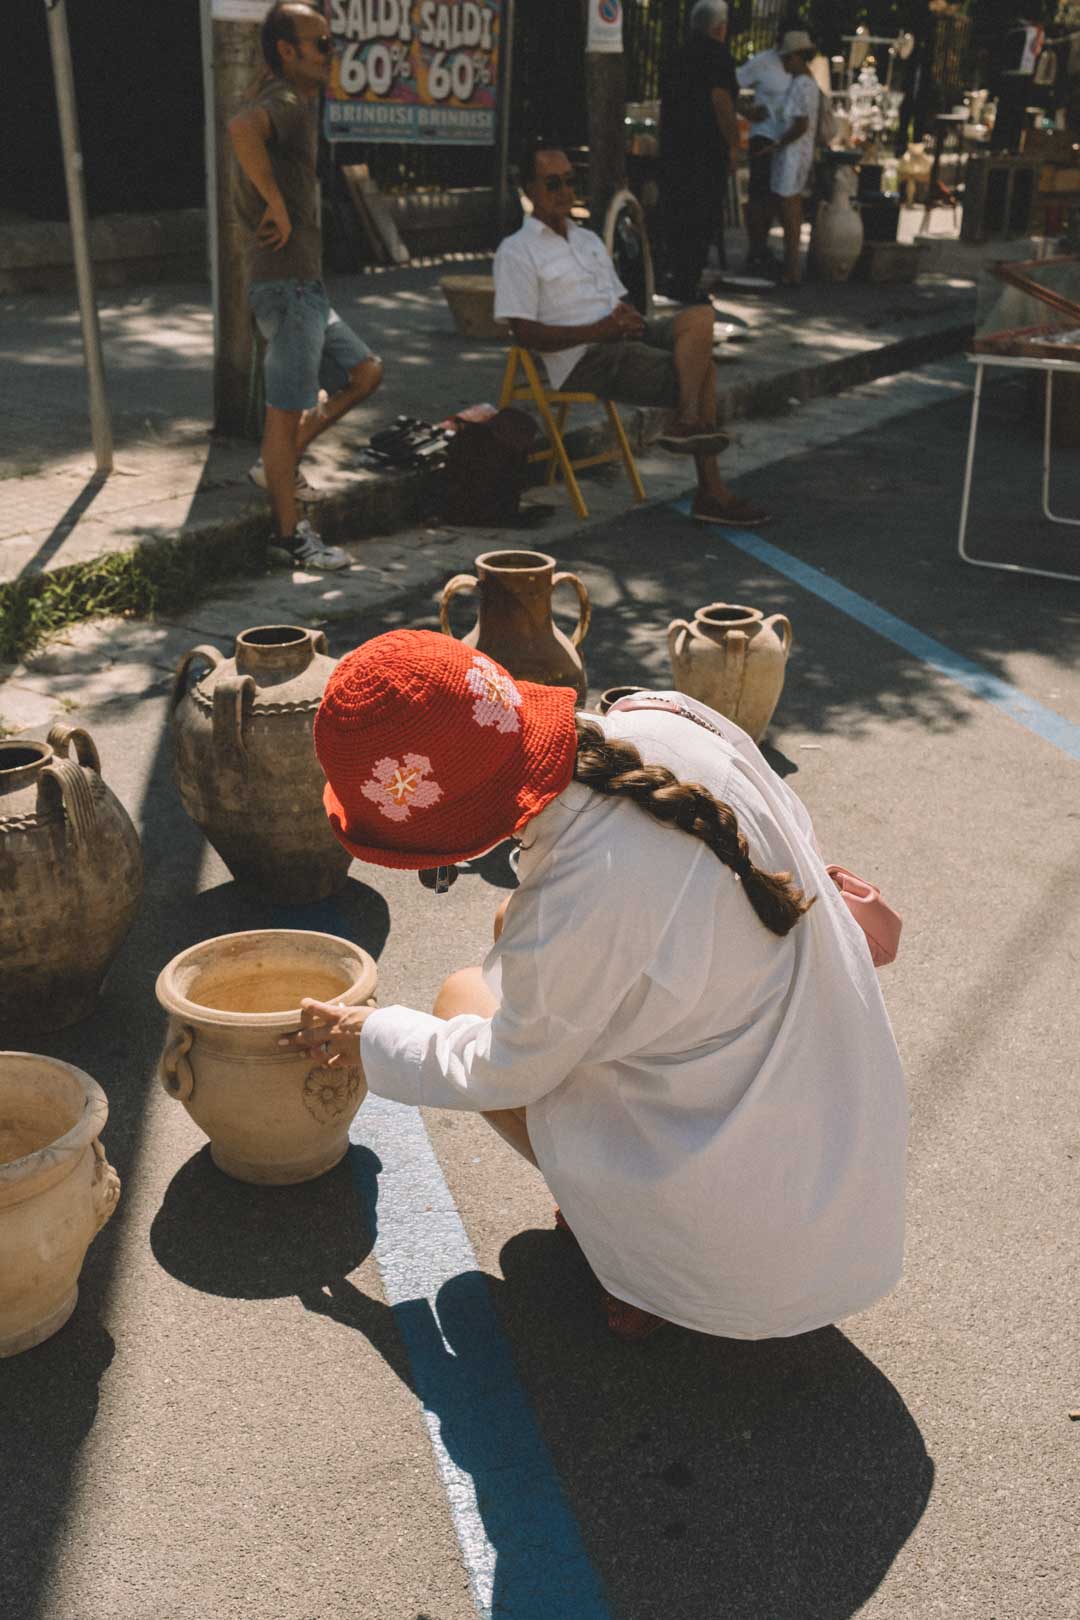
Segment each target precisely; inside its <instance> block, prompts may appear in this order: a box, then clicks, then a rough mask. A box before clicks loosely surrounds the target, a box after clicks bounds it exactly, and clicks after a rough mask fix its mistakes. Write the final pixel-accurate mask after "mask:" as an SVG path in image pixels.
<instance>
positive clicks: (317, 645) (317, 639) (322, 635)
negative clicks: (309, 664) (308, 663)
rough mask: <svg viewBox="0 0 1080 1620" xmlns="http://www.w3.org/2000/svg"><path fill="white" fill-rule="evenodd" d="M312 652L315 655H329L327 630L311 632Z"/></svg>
mask: <svg viewBox="0 0 1080 1620" xmlns="http://www.w3.org/2000/svg"><path fill="white" fill-rule="evenodd" d="M311 650H312V652H313V653H329V651H330V643H329V642H328V641H327V639H326V631H325V630H312V631H311Z"/></svg>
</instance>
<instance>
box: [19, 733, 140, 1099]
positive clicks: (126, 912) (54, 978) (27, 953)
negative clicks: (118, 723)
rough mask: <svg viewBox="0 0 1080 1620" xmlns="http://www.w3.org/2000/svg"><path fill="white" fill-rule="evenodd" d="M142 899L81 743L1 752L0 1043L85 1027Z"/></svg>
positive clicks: (122, 823) (127, 827) (91, 754)
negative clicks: (10, 1032) (9, 1035)
mask: <svg viewBox="0 0 1080 1620" xmlns="http://www.w3.org/2000/svg"><path fill="white" fill-rule="evenodd" d="M71 756H73V757H71ZM141 893H142V851H141V849H140V847H139V838H138V834H137V833H136V831H135V828H134V827H133V826H132V824H131V818H130V816H129V815H128V813H127V811H126V810H125V809H124V807H123V805H122V804H121V803H120V801H119V799H118V798H117V797H116V795H115V794H114V793H112V792H111V791H110V789H109V788H107V787H106V785H105V783H104V782H103V781H102V778H101V761H100V760H99V759H98V751H97V749H96V747H95V746H94V742H93V739H92V737H91V736H90V734H89V732H87V731H83V730H82V729H81V728H80V727H74V726H65V725H55V726H53V728H52V730H51V731H50V732H49V737H48V741H47V742H37V741H30V740H29V739H25V738H10V739H8V740H7V741H4V742H0V1032H2V1031H3V1030H6V1029H9V1028H11V1029H14V1030H15V1031H16V1033H17V1034H18V1035H19V1037H20V1039H22V1038H24V1037H25V1036H26V1034H27V1032H28V1031H38V1030H42V1029H63V1028H64V1027H65V1026H66V1025H68V1024H74V1023H77V1022H78V1021H79V1020H80V1019H81V1018H86V1017H88V1016H89V1014H90V1013H92V1012H93V1010H94V1007H95V1005H96V1003H97V997H98V991H99V990H100V988H101V984H102V981H103V979H104V977H105V973H106V970H107V969H108V966H109V964H110V962H111V961H112V959H113V957H114V956H115V955H116V953H117V951H118V950H119V949H120V946H121V944H122V943H123V940H124V937H125V935H126V934H127V931H128V929H129V928H130V927H131V924H132V921H133V920H134V917H135V912H136V910H137V908H138V904H139V896H140V894H141ZM2 1113H3V1109H2V1108H0V1114H2ZM0 1123H2V1121H0Z"/></svg>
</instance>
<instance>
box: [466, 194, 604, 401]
mask: <svg viewBox="0 0 1080 1620" xmlns="http://www.w3.org/2000/svg"><path fill="white" fill-rule="evenodd" d="M494 269H495V319H496V320H499V321H512V320H520V321H542V322H543V323H544V325H545V326H589V325H591V323H592V322H593V321H601V320H603V318H604V316H605V315H610V314H611V311H612V310H613V309H614V308H615V305H616V304H617V303H618V302H619V300H620V298H625V297H626V288H625V287H624V286H623V284H622V282H621V281H620V280H619V278H618V276H617V275H616V273H615V266H614V265H613V264H612V262H611V257H610V255H609V253H608V251H607V249H606V248H605V246H604V244H603V242H601V240H600V238H599V237H598V236H597V234H596V232H595V231H587V230H584V229H583V228H582V226H580V225H574V224H568V225H567V228H566V236H565V237H562V236H560V235H559V233H558V231H553V230H552V229H551V227H550V226H549V225H542V224H541V222H540V221H539V220H538V219H537V218H536V216H535V215H530V216H529V218H528V219H527V220H526V221H525V223H524V224H523V225H522V227H521V229H520V230H519V231H515V232H514V234H513V235H512V236H508V237H506V238H505V239H504V240H503V241H502V242H501V243H500V245H499V250H498V252H497V253H496V255H495V267H494ZM587 347H588V345H587V344H585V343H580V344H576V345H575V346H574V347H573V348H570V349H555V350H553V351H549V352H547V353H545V355H544V357H543V358H544V364H545V366H546V368H547V374H548V377H549V379H550V381H551V386H552V387H553V388H560V387H561V386H562V384H563V382H564V381H565V380H566V378H567V377H568V376H569V375H570V373H571V372H572V371H573V369H574V367H575V366H576V365H577V363H578V361H579V360H580V359H581V357H582V355H583V354H584V353H585V350H586V348H587Z"/></svg>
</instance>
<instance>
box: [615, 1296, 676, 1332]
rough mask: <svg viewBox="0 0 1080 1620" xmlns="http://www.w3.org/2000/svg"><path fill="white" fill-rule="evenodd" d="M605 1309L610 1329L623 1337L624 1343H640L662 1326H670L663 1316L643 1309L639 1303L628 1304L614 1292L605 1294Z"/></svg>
mask: <svg viewBox="0 0 1080 1620" xmlns="http://www.w3.org/2000/svg"><path fill="white" fill-rule="evenodd" d="M604 1309H605V1310H606V1311H607V1325H608V1329H609V1331H610V1332H611V1333H613V1334H614V1335H615V1337H616V1338H617V1339H622V1341H623V1342H624V1344H640V1343H641V1342H642V1340H644V1339H651V1338H652V1336H653V1334H654V1333H657V1332H658V1331H659V1330H660V1328H662V1327H667V1326H668V1324H667V1322H666V1321H665V1320H664V1318H663V1317H662V1316H654V1315H653V1313H652V1312H651V1311H643V1310H642V1309H641V1307H640V1306H639V1305H628V1304H627V1303H626V1301H625V1300H624V1299H616V1298H615V1295H614V1294H605V1295H604Z"/></svg>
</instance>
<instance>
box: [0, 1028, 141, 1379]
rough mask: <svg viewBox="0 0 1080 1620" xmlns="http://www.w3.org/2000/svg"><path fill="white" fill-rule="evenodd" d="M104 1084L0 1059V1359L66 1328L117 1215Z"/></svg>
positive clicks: (58, 1066)
mask: <svg viewBox="0 0 1080 1620" xmlns="http://www.w3.org/2000/svg"><path fill="white" fill-rule="evenodd" d="M108 1115H109V1105H108V1102H107V1101H106V1100H105V1093H104V1092H103V1091H102V1089H101V1087H100V1086H99V1085H98V1084H97V1082H96V1081H94V1080H91V1078H90V1076H89V1075H88V1074H84V1073H83V1071H82V1070H81V1069H76V1068H74V1067H73V1066H72V1065H71V1064H70V1063H61V1062H59V1060H58V1059H56V1058H48V1057H39V1056H38V1054H37V1053H36V1052H0V1356H14V1355H17V1354H18V1352H19V1351H20V1350H29V1349H30V1347H31V1345H34V1344H40V1343H41V1341H42V1339H47V1338H48V1337H49V1335H50V1334H52V1333H55V1332H56V1331H57V1329H58V1328H62V1327H63V1325H64V1323H65V1322H66V1321H67V1319H68V1317H69V1316H70V1315H71V1313H72V1311H73V1310H74V1309H75V1301H76V1300H77V1299H78V1297H79V1273H80V1271H81V1270H82V1264H83V1260H84V1259H85V1258H86V1251H87V1249H88V1248H89V1247H90V1244H91V1242H92V1241H93V1239H94V1237H95V1235H96V1234H97V1233H98V1232H100V1230H101V1228H102V1227H103V1226H104V1225H105V1222H106V1221H107V1220H108V1218H109V1216H110V1215H111V1214H112V1212H113V1210H114V1209H115V1208H116V1204H117V1200H118V1199H119V1197H120V1177H119V1176H118V1175H117V1174H116V1171H115V1170H114V1169H113V1168H112V1166H111V1165H110V1164H109V1161H108V1160H107V1159H106V1157H105V1151H104V1149H103V1148H102V1146H101V1143H100V1142H99V1141H98V1137H99V1136H100V1134H101V1130H102V1127H103V1126H104V1124H105V1121H106V1119H107V1118H108Z"/></svg>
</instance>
